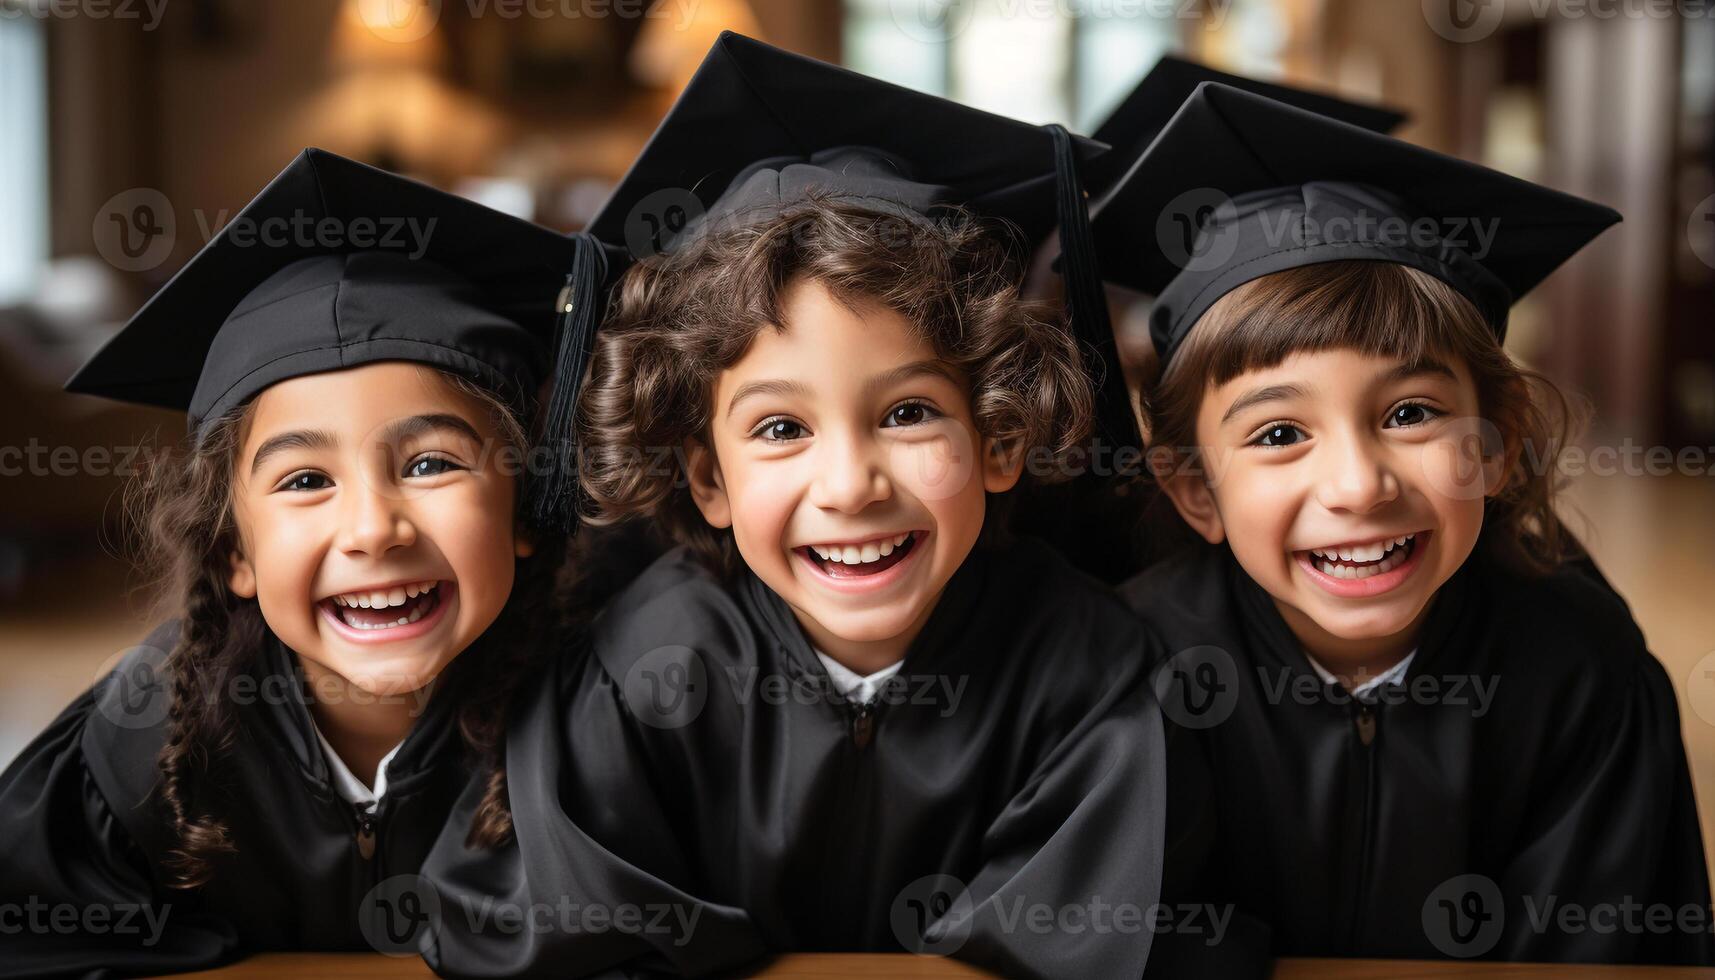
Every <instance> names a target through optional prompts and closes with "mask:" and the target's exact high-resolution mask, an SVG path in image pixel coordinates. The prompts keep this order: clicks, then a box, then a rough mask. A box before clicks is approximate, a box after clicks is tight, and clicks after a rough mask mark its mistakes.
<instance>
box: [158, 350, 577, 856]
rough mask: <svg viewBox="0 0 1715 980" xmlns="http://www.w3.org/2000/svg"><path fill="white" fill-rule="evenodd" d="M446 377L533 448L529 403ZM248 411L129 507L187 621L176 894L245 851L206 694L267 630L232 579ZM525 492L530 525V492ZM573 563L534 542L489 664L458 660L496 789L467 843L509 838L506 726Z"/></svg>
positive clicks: (180, 660)
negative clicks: (224, 809)
mask: <svg viewBox="0 0 1715 980" xmlns="http://www.w3.org/2000/svg"><path fill="white" fill-rule="evenodd" d="M442 377H443V378H445V379H446V380H447V382H448V383H449V384H451V385H452V386H453V387H454V388H455V389H457V390H459V391H461V392H463V393H465V394H467V395H469V396H471V397H473V398H476V399H477V400H479V401H481V402H482V403H484V404H485V405H487V406H488V407H489V409H490V411H491V412H492V413H493V415H494V420H495V423H496V425H497V427H498V428H499V430H500V431H501V433H502V435H503V438H504V440H505V441H506V442H508V443H509V444H511V445H512V446H514V447H517V449H518V450H519V451H522V450H523V449H525V448H527V443H526V438H527V437H526V429H525V426H524V424H523V422H522V419H523V418H525V417H527V415H528V407H527V406H525V405H522V404H512V403H509V402H508V401H505V400H502V399H501V398H499V397H497V396H496V395H494V394H493V393H491V392H489V391H488V390H486V389H484V388H481V387H478V386H476V385H474V384H472V383H471V382H469V381H466V380H464V379H462V378H459V377H457V376H454V375H450V374H443V375H442ZM250 410H251V409H250V405H242V406H239V407H238V408H235V409H233V410H232V411H231V412H229V413H228V414H226V415H225V416H223V417H221V418H220V419H218V420H216V421H215V422H213V423H212V424H211V425H210V427H209V428H208V430H207V431H206V432H205V434H204V436H203V438H202V439H201V441H200V442H199V443H197V444H196V445H194V446H191V447H187V448H185V449H183V450H180V451H177V452H168V453H162V454H159V455H158V456H156V457H155V459H154V460H153V461H152V462H151V463H150V465H149V468H148V470H147V471H146V472H145V473H144V475H143V477H142V479H141V480H139V481H138V482H137V483H135V484H133V486H132V487H131V488H130V490H129V492H128V499H127V502H126V503H127V506H126V510H127V513H128V514H129V515H130V518H131V522H132V524H133V527H134V528H135V533H136V537H137V539H138V541H137V544H138V551H139V559H140V564H141V566H142V567H143V568H144V569H147V570H149V571H151V572H152V573H153V577H154V579H155V581H156V584H157V586H158V590H159V595H160V602H161V605H162V610H161V611H162V613H163V614H164V615H165V616H168V617H176V618H177V619H178V620H179V634H178V640H177V642H176V643H175V645H174V647H173V649H172V651H171V652H170V653H169V654H168V656H167V660H166V664H165V674H166V676H167V678H168V681H169V683H170V684H171V702H170V703H171V706H170V708H169V710H168V714H167V732H166V741H165V744H164V745H163V746H162V747H161V752H160V755H159V756H158V757H157V759H156V766H157V768H158V769H159V780H158V782H157V787H156V791H157V793H158V795H159V797H160V800H161V803H162V805H163V806H164V807H165V809H166V812H167V815H168V818H169V819H170V820H171V822H172V830H173V834H174V835H175V837H176V838H177V842H176V845H175V846H174V848H173V849H172V851H171V853H170V854H169V856H168V859H167V863H168V866H169V868H170V869H171V871H172V872H173V873H174V876H175V877H174V880H173V882H172V884H173V885H174V886H175V887H180V888H194V887H197V886H199V885H202V884H205V883H206V882H207V881H208V880H209V878H210V876H211V874H212V872H213V865H212V861H213V859H214V858H215V857H216V856H217V855H219V854H222V853H231V852H233V851H235V850H236V849H237V847H238V844H239V843H240V842H238V841H235V840H234V839H233V837H232V834H231V831H230V829H229V828H228V826H227V824H226V822H225V820H223V819H222V817H221V815H220V810H221V807H220V805H219V802H220V800H219V797H220V795H221V794H220V787H221V782H222V780H221V771H220V770H221V763H222V760H223V757H224V756H225V755H226V754H227V752H228V751H229V750H230V749H231V747H232V745H233V743H234V742H235V740H236V739H237V736H238V729H239V718H238V716H237V714H236V712H234V710H233V706H232V703H231V700H230V699H228V698H225V697H219V696H209V695H210V694H211V693H212V694H216V695H218V693H219V692H222V691H226V690H229V687H228V685H229V683H230V681H231V680H232V679H233V678H234V677H235V676H237V675H239V674H241V673H242V672H243V671H245V670H247V669H250V668H251V667H252V666H253V665H254V664H255V663H256V661H257V658H258V654H259V652H260V651H261V650H262V645H263V644H264V643H265V642H267V640H268V636H269V634H268V627H267V624H266V623H265V622H264V620H263V618H262V612H261V609H260V607H259V606H258V605H257V602H256V600H255V599H245V598H242V597H239V596H237V595H235V594H233V592H232V590H231V589H230V588H229V587H228V584H227V582H228V576H229V574H230V569H231V565H230V558H229V556H230V555H231V554H232V552H233V550H234V549H235V548H236V547H237V542H238V537H237V526H236V524H235V522H234V519H233V511H232V474H233V467H234V465H235V463H236V460H237V455H238V451H239V449H240V444H241V441H242V439H241V433H242V432H243V431H244V425H245V422H246V420H247V418H248V416H249V413H250ZM516 497H517V499H518V501H519V502H520V509H519V511H518V513H519V514H520V518H519V519H520V520H521V519H522V514H523V509H522V507H523V501H524V500H525V499H526V497H527V494H526V493H525V492H524V488H522V487H520V488H519V492H518V494H517V495H516ZM564 555H565V545H564V542H563V540H558V539H556V540H548V541H540V542H538V544H537V548H536V550H535V553H534V554H533V555H532V556H531V557H529V558H524V559H520V560H519V567H518V576H517V579H516V581H515V584H514V586H513V591H512V595H511V596H510V597H509V598H508V600H507V603H506V607H505V609H504V610H503V611H502V613H501V615H500V617H499V619H498V620H497V621H496V622H495V623H494V624H493V625H492V626H490V627H489V629H488V631H487V632H485V633H484V634H483V639H482V640H481V641H480V642H479V643H478V644H477V646H478V647H480V648H481V651H482V652H481V653H480V654H479V655H478V656H479V657H480V659H481V660H482V663H481V664H465V663H461V661H463V660H464V659H465V658H464V657H463V656H461V657H460V659H459V660H455V661H454V663H453V665H452V666H450V667H449V668H448V670H449V671H450V670H454V669H458V670H459V674H460V681H459V683H457V684H455V685H454V689H456V690H458V691H459V692H460V701H459V705H458V709H457V724H458V727H459V732H460V735H461V736H462V738H463V741H464V744H465V747H466V749H467V751H468V752H469V754H470V756H471V761H472V764H473V765H474V766H475V767H476V768H477V770H478V771H480V772H483V773H485V778H486V781H487V785H486V789H485V792H484V795H483V799H482V802H481V804H480V805H479V806H478V807H477V810H476V813H475V815H474V817H473V818H472V821H471V827H470V831H469V834H468V835H467V838H466V843H467V844H468V845H469V846H473V847H495V846H498V845H499V844H501V843H503V842H504V841H506V840H507V838H508V837H509V836H510V835H511V832H512V814H511V810H510V809H509V808H508V806H507V800H506V767H505V759H504V745H505V742H504V736H505V730H506V718H507V714H508V710H509V707H510V705H511V702H512V699H513V695H514V693H515V692H516V690H517V689H518V688H519V687H520V681H521V680H523V679H524V678H525V677H527V676H529V675H530V674H531V673H533V672H534V671H535V670H536V669H537V667H538V666H539V664H540V661H541V658H542V657H544V656H545V655H546V653H547V651H548V650H549V649H550V647H551V644H550V643H548V642H547V638H548V637H549V636H550V635H552V632H553V631H555V630H557V629H558V628H559V627H561V626H562V625H563V622H562V617H560V616H559V615H558V612H557V610H558V609H559V605H558V602H557V601H556V598H555V592H556V581H557V577H558V575H559V573H560V572H561V566H562V565H563V563H564V562H563V559H564Z"/></svg>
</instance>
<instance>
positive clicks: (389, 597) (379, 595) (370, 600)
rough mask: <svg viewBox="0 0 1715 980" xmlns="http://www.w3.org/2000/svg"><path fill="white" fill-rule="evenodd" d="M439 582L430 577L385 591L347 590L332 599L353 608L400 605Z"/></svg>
mask: <svg viewBox="0 0 1715 980" xmlns="http://www.w3.org/2000/svg"><path fill="white" fill-rule="evenodd" d="M439 584H440V583H439V581H437V580H433V579H431V580H430V581H427V582H412V583H411V584H410V585H400V586H395V587H393V588H392V589H389V590H388V591H386V592H347V593H345V594H343V595H336V596H334V597H333V601H334V604H335V605H340V606H349V607H351V608H354V609H386V608H387V607H388V606H402V605H404V604H405V600H407V599H415V598H416V597H418V596H420V595H428V594H429V593H430V592H433V591H434V590H435V586H436V585H439Z"/></svg>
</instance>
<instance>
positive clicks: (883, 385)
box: [726, 359, 959, 418]
mask: <svg viewBox="0 0 1715 980" xmlns="http://www.w3.org/2000/svg"><path fill="white" fill-rule="evenodd" d="M922 377H934V378H944V379H946V380H947V381H950V382H952V383H953V384H959V379H958V377H957V375H955V374H954V373H953V370H952V369H951V368H949V367H947V365H945V364H942V363H941V362H940V361H937V360H934V359H925V360H921V361H914V362H912V363H910V364H902V365H900V366H899V367H896V368H893V369H891V370H888V371H883V372H882V373H881V374H878V375H876V376H875V377H873V378H870V379H869V380H868V381H866V382H864V385H863V391H864V394H866V395H870V394H874V393H875V392H877V391H881V390H884V389H887V388H891V387H893V386H894V385H897V384H900V383H902V382H905V381H910V380H912V379H914V378H922ZM752 395H779V396H782V397H792V396H796V397H799V398H809V397H812V392H811V390H810V386H809V385H806V384H804V383H803V382H801V381H779V380H769V381H752V382H750V383H749V384H746V385H743V386H741V387H740V388H739V389H738V391H736V392H733V396H732V401H730V402H728V403H727V410H726V414H727V417H728V418H731V417H732V413H733V411H734V409H736V408H737V406H738V403H739V402H741V401H743V400H744V399H746V398H749V397H750V396H752Z"/></svg>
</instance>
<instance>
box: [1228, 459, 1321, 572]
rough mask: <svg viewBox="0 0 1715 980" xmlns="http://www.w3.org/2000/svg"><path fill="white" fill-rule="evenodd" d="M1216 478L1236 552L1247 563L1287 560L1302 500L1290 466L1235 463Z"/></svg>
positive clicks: (1274, 562) (1230, 540) (1264, 563)
mask: <svg viewBox="0 0 1715 980" xmlns="http://www.w3.org/2000/svg"><path fill="white" fill-rule="evenodd" d="M1215 481H1216V482H1215V487H1214V494H1215V502H1216V504H1217V505H1218V506H1219V508H1220V512H1221V524H1222V526H1223V527H1224V528H1225V530H1226V534H1227V541H1228V543H1229V546H1230V547H1231V548H1232V550H1233V554H1234V555H1236V556H1237V557H1238V558H1239V560H1240V561H1242V562H1244V563H1245V564H1246V566H1247V567H1249V566H1251V565H1252V564H1255V565H1258V566H1260V567H1269V566H1270V565H1271V564H1278V563H1279V562H1280V561H1284V560H1286V558H1285V555H1286V552H1287V548H1286V546H1287V543H1288V540H1289V538H1290V537H1291V533H1292V526H1293V522H1294V521H1295V520H1296V519H1297V516H1298V506H1299V502H1300V500H1301V494H1299V493H1298V492H1297V491H1296V490H1295V489H1293V481H1292V475H1291V473H1290V472H1289V471H1288V469H1287V468H1285V467H1269V468H1263V467H1256V466H1247V465H1245V464H1243V463H1233V464H1230V465H1228V466H1226V467H1224V468H1222V469H1220V470H1219V471H1218V472H1217V473H1216V474H1215Z"/></svg>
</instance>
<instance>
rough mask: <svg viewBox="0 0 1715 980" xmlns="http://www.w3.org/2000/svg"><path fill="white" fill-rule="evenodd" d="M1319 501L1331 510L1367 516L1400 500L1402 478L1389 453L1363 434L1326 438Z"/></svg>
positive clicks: (1317, 492)
mask: <svg viewBox="0 0 1715 980" xmlns="http://www.w3.org/2000/svg"><path fill="white" fill-rule="evenodd" d="M1322 452H1323V454H1324V459H1325V464H1324V467H1323V469H1322V472H1321V473H1320V474H1319V478H1318V480H1317V490H1316V499H1317V501H1318V502H1319V503H1321V505H1322V506H1323V507H1326V508H1327V509H1329V510H1331V511H1346V512H1348V513H1353V514H1367V513H1369V512H1370V511H1372V510H1374V509H1376V508H1377V507H1380V506H1382V505H1383V504H1387V503H1390V502H1392V501H1394V500H1397V499H1398V498H1399V478H1398V477H1397V476H1396V475H1395V474H1394V471H1393V467H1392V463H1391V461H1390V460H1389V458H1388V456H1387V454H1386V453H1384V452H1382V451H1380V449H1379V448H1378V447H1376V446H1375V445H1374V444H1373V443H1372V442H1371V441H1369V440H1367V439H1365V438H1364V437H1363V436H1361V435H1357V434H1351V435H1347V436H1344V437H1325V439H1324V442H1323V449H1322Z"/></svg>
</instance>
